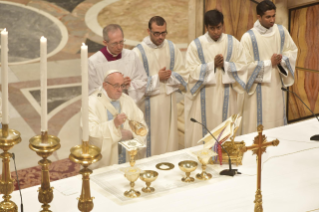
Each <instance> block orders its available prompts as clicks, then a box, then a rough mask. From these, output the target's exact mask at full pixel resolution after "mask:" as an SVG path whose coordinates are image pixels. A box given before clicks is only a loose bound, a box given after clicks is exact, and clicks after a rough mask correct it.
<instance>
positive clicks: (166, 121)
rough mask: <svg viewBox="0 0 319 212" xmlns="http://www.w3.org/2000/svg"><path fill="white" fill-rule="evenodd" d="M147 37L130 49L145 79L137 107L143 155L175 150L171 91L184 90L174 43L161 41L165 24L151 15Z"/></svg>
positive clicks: (175, 104) (173, 106) (176, 143)
mask: <svg viewBox="0 0 319 212" xmlns="http://www.w3.org/2000/svg"><path fill="white" fill-rule="evenodd" d="M147 31H148V34H149V36H147V37H145V38H144V39H143V41H142V43H141V44H139V45H138V46H137V47H136V48H134V49H133V51H135V52H136V53H137V55H138V57H139V58H140V60H141V61H142V62H143V64H144V69H145V72H146V74H147V76H148V82H147V89H146V94H145V101H143V102H141V104H139V106H140V108H141V109H142V110H143V111H144V114H145V119H146V123H147V125H148V127H149V129H150V130H149V134H148V137H147V152H146V156H147V157H149V156H151V155H157V154H163V153H165V152H170V151H175V150H178V131H177V102H176V96H175V91H178V90H179V89H181V90H184V91H186V89H187V84H186V82H185V81H184V79H183V77H182V76H183V75H184V74H185V69H184V64H183V56H182V54H181V52H180V50H179V49H178V48H177V47H176V46H175V44H174V43H173V42H172V41H170V40H167V39H165V38H166V35H167V33H168V32H167V23H166V21H165V20H164V19H163V18H162V17H160V16H154V17H152V18H151V19H150V21H149V23H148V29H147Z"/></svg>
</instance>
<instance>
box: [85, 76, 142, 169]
mask: <svg viewBox="0 0 319 212" xmlns="http://www.w3.org/2000/svg"><path fill="white" fill-rule="evenodd" d="M125 86H126V85H125V80H124V76H123V74H122V73H121V72H120V71H116V70H111V71H109V72H107V74H106V77H105V79H104V81H103V85H102V86H100V87H99V88H98V89H97V90H96V91H95V92H94V93H93V94H92V95H91V96H90V97H89V132H90V142H91V143H92V144H94V145H96V146H98V147H100V148H101V150H102V152H101V153H102V156H103V158H102V160H101V161H99V162H98V163H97V166H96V167H95V168H97V167H103V166H108V165H112V164H117V163H124V162H126V161H127V160H128V159H129V158H127V155H126V150H125V149H124V148H123V147H122V146H120V145H119V144H118V142H119V141H124V140H130V139H133V138H136V139H137V140H138V141H139V142H141V143H142V144H145V137H146V136H138V135H136V134H135V133H134V132H132V131H131V128H130V126H129V123H128V121H127V119H129V120H134V121H138V122H140V123H142V124H144V125H146V124H145V121H144V115H143V113H142V111H141V110H140V109H139V108H138V107H137V105H136V104H135V103H134V100H133V99H132V98H131V97H129V96H128V95H126V94H125V93H123V92H122V91H123V89H124V88H125ZM114 111H115V112H114Z"/></svg>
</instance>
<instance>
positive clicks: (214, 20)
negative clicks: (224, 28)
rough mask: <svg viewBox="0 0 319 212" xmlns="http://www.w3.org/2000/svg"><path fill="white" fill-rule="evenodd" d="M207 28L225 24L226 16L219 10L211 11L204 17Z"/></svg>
mask: <svg viewBox="0 0 319 212" xmlns="http://www.w3.org/2000/svg"><path fill="white" fill-rule="evenodd" d="M204 23H205V26H208V25H210V26H217V25H218V24H220V23H222V24H224V15H223V13H221V12H220V11H219V10H216V9H215V10H209V11H207V12H206V13H205V15H204Z"/></svg>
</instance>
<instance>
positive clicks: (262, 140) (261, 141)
mask: <svg viewBox="0 0 319 212" xmlns="http://www.w3.org/2000/svg"><path fill="white" fill-rule="evenodd" d="M263 128H264V127H263V126H262V125H259V126H258V127H257V131H258V136H256V137H255V138H254V144H253V145H251V146H247V147H246V146H244V147H242V149H241V151H243V152H246V151H248V150H252V151H253V155H254V154H255V155H257V163H258V165H257V191H256V196H255V201H254V203H255V212H262V211H263V207H262V195H261V162H262V160H261V156H262V154H263V153H264V152H266V148H267V147H268V146H278V144H279V140H278V139H276V140H273V141H270V142H267V138H266V136H265V135H263V134H262V132H263Z"/></svg>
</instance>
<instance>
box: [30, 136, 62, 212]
mask: <svg viewBox="0 0 319 212" xmlns="http://www.w3.org/2000/svg"><path fill="white" fill-rule="evenodd" d="M60 147H61V144H60V139H59V138H58V137H55V136H53V135H48V133H47V132H42V134H41V135H36V136H34V137H32V138H31V139H30V141H29V148H30V149H31V150H33V151H35V152H36V153H37V155H39V156H40V157H42V158H43V159H42V160H40V161H39V162H38V164H39V165H40V166H41V187H40V188H39V190H38V192H39V195H38V199H39V202H40V203H42V206H41V207H42V210H41V212H51V211H50V210H49V208H50V205H49V203H51V202H52V200H53V187H51V186H50V173H49V166H50V164H51V161H50V160H48V159H47V157H49V156H50V155H51V154H52V153H53V152H55V151H56V150H58V149H60Z"/></svg>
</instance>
